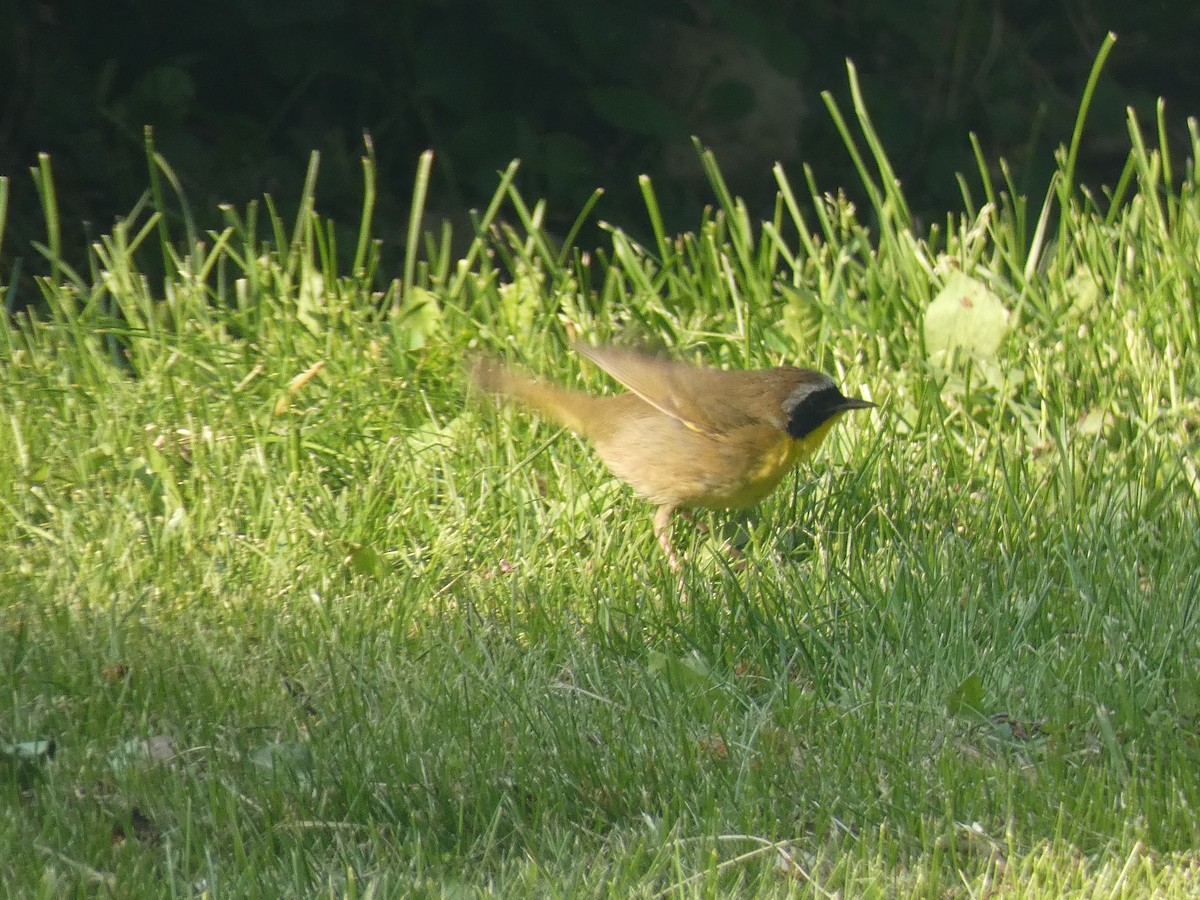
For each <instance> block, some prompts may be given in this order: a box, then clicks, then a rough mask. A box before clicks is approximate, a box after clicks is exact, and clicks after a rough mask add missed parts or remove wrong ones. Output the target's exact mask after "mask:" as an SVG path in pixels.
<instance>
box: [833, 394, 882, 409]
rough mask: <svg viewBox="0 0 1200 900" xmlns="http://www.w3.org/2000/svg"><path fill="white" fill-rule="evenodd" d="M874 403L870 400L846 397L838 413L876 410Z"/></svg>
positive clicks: (839, 405) (839, 406) (840, 404)
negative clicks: (855, 410)
mask: <svg viewBox="0 0 1200 900" xmlns="http://www.w3.org/2000/svg"><path fill="white" fill-rule="evenodd" d="M875 405H876V404H874V403H872V402H871V401H870V400H860V399H859V398H858V397H846V398H845V399H844V400H842V402H841V403H839V404H838V411H839V412H840V411H842V410H851V409H874V408H875Z"/></svg>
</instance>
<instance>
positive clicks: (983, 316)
mask: <svg viewBox="0 0 1200 900" xmlns="http://www.w3.org/2000/svg"><path fill="white" fill-rule="evenodd" d="M1008 320H1009V312H1008V310H1007V309H1005V307H1004V304H1003V303H1001V302H1000V298H999V297H997V296H996V295H995V294H994V293H993V292H992V291H991V290H990V289H988V287H987V286H986V285H985V284H983V283H982V282H980V281H976V280H975V279H974V278H971V277H970V276H969V275H966V274H964V273H962V272H955V273H954V274H952V275H951V276H950V277H949V278H947V279H946V284H945V286H944V287H943V288H942V290H941V291H940V292H939V293H938V295H937V296H936V297H934V298H933V302H932V303H930V304H929V308H928V309H927V310H925V350H926V352H928V354H929V358H930V359H932V360H940V359H942V358H944V357H945V356H946V355H947V354H948V353H949V352H950V351H951V350H953V349H959V350H965V351H967V352H968V353H971V354H974V355H975V356H979V357H982V358H984V359H989V358H991V357H993V356H995V355H996V352H997V351H998V350H999V349H1000V345H1001V344H1002V343H1003V342H1004V338H1005V336H1006V335H1007V334H1008V330H1009V322H1008Z"/></svg>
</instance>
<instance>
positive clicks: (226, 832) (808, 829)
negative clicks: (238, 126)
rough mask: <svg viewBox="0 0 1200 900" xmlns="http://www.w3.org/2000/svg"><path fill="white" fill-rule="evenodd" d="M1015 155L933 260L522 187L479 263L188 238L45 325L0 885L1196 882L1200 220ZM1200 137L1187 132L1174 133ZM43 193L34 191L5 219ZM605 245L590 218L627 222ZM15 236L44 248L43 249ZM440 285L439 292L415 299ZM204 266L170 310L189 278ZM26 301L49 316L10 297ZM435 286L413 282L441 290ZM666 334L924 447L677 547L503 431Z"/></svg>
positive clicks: (899, 245) (781, 493)
mask: <svg viewBox="0 0 1200 900" xmlns="http://www.w3.org/2000/svg"><path fill="white" fill-rule="evenodd" d="M1090 96H1091V94H1090V89H1089V92H1088V93H1087V94H1085V102H1084V104H1083V107H1084V111H1081V113H1080V120H1079V123H1078V126H1077V128H1076V131H1075V138H1074V140H1073V142H1072V144H1071V145H1070V146H1067V147H1064V148H1063V149H1062V151H1061V153H1060V155H1059V159H1058V163H1059V168H1058V172H1057V173H1056V176H1055V180H1054V182H1053V184H1052V185H1051V186H1050V189H1049V192H1048V193H1047V195H1046V196H1045V197H1036V198H1032V199H1030V198H1024V197H1021V196H1019V195H1018V194H1017V192H1016V191H1015V190H1013V189H1012V184H1013V182H1012V179H1011V178H1010V176H1009V173H1008V172H1007V170H1006V169H1005V168H1004V167H1003V166H1002V165H1000V164H993V163H992V162H991V161H987V160H984V159H983V158H982V156H981V158H980V166H979V170H978V171H977V172H974V173H967V174H965V175H964V176H962V177H961V184H962V198H963V203H962V208H961V209H958V210H954V211H951V212H949V213H948V214H947V215H946V217H945V219H944V220H943V221H939V222H935V223H919V222H916V221H914V220H913V217H912V216H911V214H910V213H909V211H908V206H907V204H906V202H905V198H904V195H903V190H902V186H901V185H899V184H898V183H897V181H896V179H895V177H894V176H893V175H892V174H891V169H890V167H889V165H888V163H887V158H886V155H885V152H884V148H882V147H880V146H879V144H878V141H877V140H875V138H874V134H873V132H872V130H871V127H870V121H869V118H868V116H867V112H866V110H865V109H863V108H862V106H861V105H859V104H856V105H855V108H854V109H853V110H849V111H845V112H844V113H843V111H840V110H837V109H836V107H831V110H832V112H833V113H834V114H835V118H836V119H837V121H839V123H841V126H842V128H843V130H844V134H845V137H846V141H847V148H848V151H849V152H851V153H853V154H855V155H856V158H857V159H858V160H859V163H860V170H861V173H862V176H863V183H862V185H859V186H856V190H861V192H862V195H863V196H865V197H867V198H868V202H867V203H866V204H860V207H859V208H857V209H856V208H855V207H854V206H853V205H852V204H851V203H850V201H849V200H847V199H846V198H845V197H844V196H842V195H840V194H839V193H837V192H836V191H835V192H834V193H827V192H826V188H824V187H822V186H821V185H820V182H819V173H818V172H815V171H812V170H806V171H805V172H803V173H785V172H783V171H779V170H777V171H776V172H775V173H774V176H775V178H776V180H777V183H778V186H779V199H778V203H777V205H776V207H775V209H774V211H773V213H772V215H771V216H770V217H769V218H767V219H766V220H765V221H760V220H759V219H756V218H755V217H754V216H752V215H751V214H749V213H748V212H747V211H746V210H745V208H744V207H743V205H742V204H740V203H739V201H738V200H737V199H736V198H735V197H733V196H731V195H730V192H729V190H728V189H727V188H726V186H725V185H724V183H723V181H722V180H721V177H720V171H719V167H718V162H719V161H717V160H714V159H713V158H712V157H711V156H708V155H702V161H703V162H704V164H705V166H706V168H707V169H708V171H709V173H710V176H711V180H712V184H713V206H712V208H711V210H709V211H708V212H707V213H705V215H704V217H703V220H702V221H700V222H699V223H698V225H697V227H696V229H695V230H694V231H693V232H690V233H688V234H683V235H674V234H668V233H666V231H665V230H664V228H663V226H662V224H661V219H660V217H659V215H658V213H657V204H656V202H655V186H654V185H652V184H650V183H648V182H646V183H644V184H643V186H642V187H643V192H644V195H645V198H646V210H647V218H646V222H644V223H623V224H613V225H609V226H608V234H609V236H610V238H611V241H610V244H609V245H608V246H606V247H605V248H604V249H603V250H602V251H599V252H596V251H591V252H585V251H584V250H583V249H581V248H580V247H578V245H577V243H576V239H575V235H576V233H577V232H576V231H575V230H572V231H571V232H570V233H568V234H566V235H556V236H552V235H551V234H549V233H548V232H547V230H546V228H545V227H544V225H543V222H544V221H545V216H546V203H547V202H550V203H552V202H553V200H552V198H551V199H550V200H548V201H542V200H537V201H530V200H528V199H526V198H523V197H522V195H521V194H520V192H519V191H518V190H517V188H516V187H515V175H516V167H515V166H514V167H512V168H510V169H509V170H507V171H506V172H504V173H501V176H500V181H499V185H498V188H497V191H496V195H495V199H494V201H493V203H492V205H491V206H490V207H489V208H487V209H485V210H481V211H480V212H479V213H478V214H477V216H476V228H475V231H474V233H472V234H469V235H465V236H463V235H452V234H451V233H450V231H449V229H448V227H443V226H442V225H441V223H437V222H431V221H427V220H426V218H425V217H424V216H423V212H422V211H423V204H424V198H425V196H426V188H427V186H428V184H429V179H430V166H431V165H432V164H433V162H432V159H431V157H428V156H427V157H423V158H422V159H421V160H420V162H419V165H418V170H417V175H416V179H415V191H414V193H415V199H414V204H413V218H412V222H411V224H410V228H409V232H408V243H407V246H406V247H404V248H384V247H381V245H380V244H379V243H378V242H377V241H375V240H374V238H373V236H372V227H373V223H372V209H373V197H374V192H375V191H376V190H377V189H378V188H377V186H376V184H375V180H374V172H373V168H372V166H371V162H370V157H369V156H368V157H367V159H366V160H365V164H364V173H365V179H364V204H363V216H362V222H361V224H359V223H355V224H353V225H351V226H349V227H346V226H345V225H344V224H343V225H340V226H339V225H335V224H334V223H331V222H329V221H327V220H326V219H324V218H322V217H321V216H320V215H319V214H318V213H317V212H316V199H315V188H314V184H315V181H316V171H317V169H316V160H314V163H313V167H312V170H311V177H310V178H309V180H308V182H307V183H306V184H305V185H304V186H302V187H298V200H297V201H295V202H294V206H295V207H296V208H297V210H298V211H297V212H295V214H294V215H288V216H286V217H285V215H284V213H283V212H282V211H281V208H280V207H277V206H276V204H275V203H273V202H271V201H270V200H269V199H267V200H264V201H263V202H261V203H258V204H254V205H251V206H250V207H248V208H242V209H234V208H226V209H223V210H222V215H223V216H224V225H223V226H222V227H220V228H218V229H215V230H211V231H204V232H201V231H198V230H197V228H196V226H194V225H193V218H192V215H191V213H190V210H189V208H188V206H187V202H186V198H185V197H184V195H183V194H182V192H181V191H180V190H179V189H178V183H179V181H178V179H177V178H176V177H175V174H174V173H173V172H172V170H171V169H170V167H169V165H168V164H167V163H166V161H164V160H161V159H158V158H157V157H156V156H154V155H153V153H152V151H151V155H150V161H151V166H150V169H149V171H150V175H149V189H148V192H147V198H146V200H145V202H144V203H142V204H140V205H139V207H138V208H137V209H135V210H133V211H131V214H130V215H129V217H128V218H127V219H125V220H123V221H122V222H120V223H118V224H117V225H116V226H115V227H114V228H113V229H112V230H111V232H110V233H109V234H107V235H105V236H103V237H101V238H99V239H98V240H97V241H96V242H95V244H94V246H93V247H92V249H91V252H90V255H89V258H88V263H87V265H86V266H74V267H73V266H71V265H70V264H68V263H67V262H66V261H65V260H66V259H67V258H69V257H70V253H69V252H68V249H69V248H64V247H63V246H62V236H61V231H62V229H61V225H60V223H58V221H57V219H56V215H55V212H54V200H53V177H52V175H53V173H52V161H51V160H49V159H45V160H43V161H42V165H41V167H40V168H39V170H38V171H37V173H36V177H37V179H38V182H39V186H40V188H41V194H42V197H43V201H44V203H45V212H46V220H47V232H46V241H45V242H44V244H42V245H40V246H39V247H38V248H19V250H18V251H16V253H17V255H20V256H22V257H24V266H25V273H24V275H25V276H28V275H29V274H30V273H33V272H36V274H37V275H38V278H37V290H38V294H37V296H36V297H33V296H30V295H29V294H28V293H26V294H24V295H23V296H20V297H18V295H19V291H18V288H20V290H22V291H30V288H29V285H30V284H31V282H29V281H28V280H26V279H25V278H24V277H22V278H20V279H18V278H16V277H13V278H11V279H9V280H8V281H7V282H6V283H4V284H3V285H0V291H2V292H3V293H2V295H0V296H3V297H4V299H5V302H6V305H7V307H8V308H9V309H10V310H12V309H14V307H15V306H16V305H17V304H18V299H20V301H21V303H25V302H30V301H33V306H32V307H31V308H30V309H29V310H28V311H26V312H22V313H12V314H9V315H6V316H4V317H2V318H0V358H2V365H0V546H2V547H3V548H4V549H3V563H2V564H0V660H2V661H3V666H4V671H5V672H6V678H5V679H4V682H3V684H4V690H3V691H0V791H2V792H3V795H4V807H5V809H6V813H5V814H4V816H3V817H0V883H2V884H3V885H4V891H5V892H6V893H7V895H9V896H14V897H55V898H57V897H63V896H87V897H93V896H106V895H113V896H121V897H142V896H145V897H160V896H170V897H175V896H180V897H197V896H209V897H237V896H252V897H275V896H344V897H391V896H416V897H420V896H429V897H440V896H449V897H471V896H481V895H486V894H492V893H496V894H503V895H510V896H525V895H533V896H556V897H580V896H584V897H586V896H594V897H608V896H618V897H626V896H635V897H657V896H697V897H718V896H731V895H738V896H766V897H774V896H779V897H783V896H797V897H832V896H841V897H909V896H912V897H942V896H957V897H985V896H986V897H998V896H1004V897H1069V896H1087V897H1093V896H1104V897H1142V896H1150V895H1152V894H1154V895H1156V896H1164V897H1185V896H1195V895H1196V894H1197V893H1198V892H1200V853H1198V851H1197V847H1198V845H1200V819H1198V817H1197V813H1196V807H1197V804H1200V766H1198V763H1200V668H1198V666H1197V659H1198V651H1200V647H1198V641H1200V626H1198V622H1197V615H1198V613H1200V565H1198V563H1200V523H1198V521H1197V513H1196V505H1197V495H1198V494H1200V477H1198V474H1197V461H1196V460H1197V456H1198V455H1200V454H1198V453H1197V450H1198V446H1197V445H1198V443H1200V437H1198V435H1200V365H1198V363H1197V359H1198V356H1200V304H1198V301H1197V297H1198V293H1200V192H1198V190H1197V184H1196V180H1195V175H1194V171H1193V169H1192V161H1193V160H1195V159H1196V158H1197V156H1198V154H1200V133H1198V132H1197V129H1196V126H1195V125H1194V123H1193V127H1192V132H1191V133H1192V144H1191V146H1190V147H1188V148H1186V156H1187V160H1186V164H1184V163H1181V161H1180V159H1178V158H1176V157H1173V156H1172V154H1171V152H1170V150H1169V148H1168V147H1167V146H1165V144H1164V142H1163V141H1161V140H1160V139H1159V138H1158V135H1159V134H1161V133H1162V129H1160V128H1159V124H1160V123H1157V122H1154V123H1144V122H1138V121H1137V120H1136V119H1135V118H1133V117H1132V115H1131V117H1130V153H1129V161H1128V164H1127V166H1126V167H1125V170H1124V172H1123V174H1122V176H1121V178H1120V180H1119V181H1118V182H1117V183H1116V184H1115V185H1113V186H1111V187H1110V188H1108V189H1104V190H1101V189H1100V188H1093V189H1089V188H1088V187H1087V186H1084V185H1079V184H1077V183H1076V182H1075V179H1074V176H1073V166H1074V162H1073V161H1074V155H1075V147H1076V146H1077V145H1078V141H1079V139H1080V134H1081V131H1082V128H1083V127H1084V124H1085V119H1086V115H1085V111H1086V107H1087V98H1089V97H1090ZM1162 115H1166V113H1165V112H1164V113H1162ZM6 199H7V186H6V185H5V184H4V183H3V182H0V222H2V221H3V213H4V211H5V207H6ZM591 215H592V211H591V209H590V206H589V208H587V209H584V210H582V211H581V212H580V219H579V222H580V223H582V222H583V221H585V220H587V219H588V217H589V216H591ZM0 239H2V234H0ZM393 258H398V259H399V260H400V261H399V262H398V263H395V264H394V268H395V271H394V272H392V271H391V270H390V269H389V268H388V266H391V265H393V264H392V263H385V262H384V260H387V259H393ZM164 273H166V274H164ZM9 274H11V273H6V274H5V276H4V277H5V278H8V277H9ZM393 275H394V280H393V278H392V276H393ZM571 333H576V334H578V335H580V336H581V337H582V338H583V339H585V340H587V341H589V342H601V341H606V340H610V339H611V340H619V341H628V340H639V341H644V342H650V343H655V344H659V345H662V346H665V347H666V348H667V349H668V350H669V352H671V353H672V354H673V355H675V356H677V357H680V358H685V359H689V360H693V361H700V362H704V363H706V364H708V365H713V366H718V367H723V368H756V367H766V366H771V365H777V364H780V363H789V364H798V365H804V366H809V367H813V368H817V369H820V370H822V371H824V372H827V373H829V374H830V375H831V376H833V377H834V378H835V380H836V381H837V382H838V383H839V384H840V385H841V386H842V388H843V389H844V390H846V392H847V393H853V394H855V395H861V396H867V397H869V398H870V399H873V400H874V401H875V402H876V403H877V404H878V408H877V409H875V410H872V411H870V412H867V413H856V414H854V417H852V418H847V419H846V420H845V422H843V423H842V424H839V426H838V427H837V428H836V429H835V430H834V432H833V434H832V435H831V437H830V438H829V440H827V441H826V443H825V445H824V446H823V447H822V449H821V451H820V452H819V453H818V454H817V455H816V456H815V457H814V458H813V459H812V460H811V461H810V462H808V463H805V464H804V465H803V466H801V467H800V468H799V469H798V470H797V471H796V473H795V474H794V475H793V476H791V477H789V478H788V479H786V480H785V481H784V484H783V486H782V487H781V488H780V489H779V490H778V491H776V492H775V493H774V494H772V495H771V496H770V497H769V498H768V499H767V500H766V501H765V502H763V503H762V504H760V505H759V506H758V507H756V508H755V509H753V510H751V511H750V512H748V513H745V514H742V513H734V512H716V513H712V514H708V513H705V514H703V515H701V516H699V522H700V524H702V525H707V528H706V529H702V528H699V527H696V526H693V525H690V524H688V523H686V522H677V523H676V525H675V531H674V534H675V539H676V543H677V545H678V546H679V548H680V550H681V553H682V556H683V560H684V563H683V570H682V572H681V573H680V574H679V575H676V574H675V573H673V572H672V571H671V570H670V568H669V567H668V566H667V564H666V560H665V559H664V558H663V556H662V554H661V553H660V552H659V548H658V546H657V544H656V542H655V539H654V535H653V532H652V529H651V525H650V517H651V513H652V508H651V507H650V506H649V505H648V504H647V503H645V502H644V501H642V500H640V499H638V498H637V497H636V496H634V495H633V494H632V492H631V491H629V490H628V489H627V488H626V487H625V486H623V485H622V484H620V483H619V482H616V481H614V480H613V479H612V478H611V476H610V475H609V474H608V473H607V471H606V470H605V469H604V468H603V467H602V465H601V464H600V463H599V462H598V461H597V460H596V459H595V457H594V456H593V455H592V454H591V452H590V451H589V448H588V447H587V446H586V445H585V444H584V443H582V442H581V441H580V440H579V439H578V438H576V437H574V436H573V435H571V434H570V433H569V432H565V431H563V430H561V429H559V428H558V427H556V426H554V425H553V424H552V423H551V422H549V421H546V420H542V419H540V418H538V417H537V416H534V415H529V414H525V413H523V412H521V411H520V410H514V409H508V408H504V409H497V408H496V407H495V406H494V405H491V404H488V403H484V402H480V401H479V400H478V399H476V398H472V397H471V396H469V395H468V391H467V383H466V378H465V376H464V361H465V360H466V359H467V358H468V357H469V356H470V355H472V354H473V353H478V352H487V353H492V354H497V355H500V356H503V357H504V358H506V359H507V360H508V361H510V362H511V363H512V364H514V365H519V366H522V367H524V368H527V369H530V370H533V371H535V372H536V373H538V374H539V375H540V376H542V377H545V378H547V379H552V380H555V381H558V382H560V383H564V384H568V385H572V386H576V387H581V388H584V389H587V390H590V391H594V392H601V391H613V390H615V386H614V384H613V383H612V382H611V380H609V379H607V378H606V377H605V376H603V375H602V374H601V373H600V372H599V371H598V370H597V369H595V367H592V366H590V365H589V364H587V363H586V362H585V361H583V360H582V359H581V358H580V357H579V356H577V355H576V354H573V353H572V352H571V350H570V349H569V340H568V338H569V334H571Z"/></svg>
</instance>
